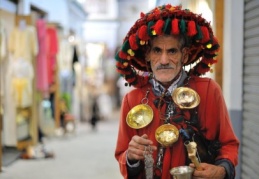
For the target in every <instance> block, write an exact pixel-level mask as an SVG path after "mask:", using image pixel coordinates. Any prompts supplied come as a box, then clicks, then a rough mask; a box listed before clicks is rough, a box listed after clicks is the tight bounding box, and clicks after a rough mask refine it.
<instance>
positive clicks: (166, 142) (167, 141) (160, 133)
mask: <svg viewBox="0 0 259 179" xmlns="http://www.w3.org/2000/svg"><path fill="white" fill-rule="evenodd" d="M155 137H156V140H157V142H159V143H160V144H161V145H162V146H163V147H168V146H171V145H172V144H173V143H175V142H176V141H177V140H178V137H179V130H178V129H177V127H175V126H174V125H172V124H163V125H161V126H160V127H158V128H157V129H156V132H155Z"/></svg>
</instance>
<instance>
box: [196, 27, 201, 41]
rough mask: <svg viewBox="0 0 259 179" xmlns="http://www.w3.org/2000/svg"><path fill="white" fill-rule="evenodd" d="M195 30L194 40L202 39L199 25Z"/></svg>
mask: <svg viewBox="0 0 259 179" xmlns="http://www.w3.org/2000/svg"><path fill="white" fill-rule="evenodd" d="M196 29H197V32H198V33H197V34H196V36H195V40H200V39H202V32H201V27H200V26H199V25H196Z"/></svg>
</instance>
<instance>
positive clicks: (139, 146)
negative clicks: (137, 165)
mask: <svg viewBox="0 0 259 179" xmlns="http://www.w3.org/2000/svg"><path fill="white" fill-rule="evenodd" d="M152 144H153V142H152V141H151V140H149V139H148V136H147V135H146V134H144V135H143V136H141V137H140V136H137V135H135V136H133V137H132V139H131V141H130V142H129V147H128V160H129V161H135V160H143V159H144V152H145V147H147V146H151V149H152V151H154V150H157V147H156V146H152Z"/></svg>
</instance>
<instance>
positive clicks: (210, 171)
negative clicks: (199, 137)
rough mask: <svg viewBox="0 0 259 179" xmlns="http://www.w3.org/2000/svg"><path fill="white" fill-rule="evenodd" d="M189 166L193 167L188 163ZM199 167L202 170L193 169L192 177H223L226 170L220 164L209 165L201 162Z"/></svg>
mask: <svg viewBox="0 0 259 179" xmlns="http://www.w3.org/2000/svg"><path fill="white" fill-rule="evenodd" d="M190 166H191V167H193V168H194V167H195V166H194V165H193V164H190ZM200 167H201V168H202V170H194V173H193V179H199V178H208V179H211V178H213V179H224V178H225V175H226V170H225V168H224V167H222V166H216V165H211V164H207V163H201V164H200Z"/></svg>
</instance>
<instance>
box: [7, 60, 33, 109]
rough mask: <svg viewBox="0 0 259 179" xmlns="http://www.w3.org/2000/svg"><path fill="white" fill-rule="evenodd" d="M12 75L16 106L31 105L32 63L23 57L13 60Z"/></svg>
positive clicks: (12, 89)
mask: <svg viewBox="0 0 259 179" xmlns="http://www.w3.org/2000/svg"><path fill="white" fill-rule="evenodd" d="M10 68H11V69H10V75H11V77H12V86H11V91H12V95H13V96H14V99H15V101H14V102H15V106H16V107H29V106H31V105H32V79H33V67H32V64H31V63H30V62H29V61H27V60H23V59H18V60H14V61H12V65H11V66H10Z"/></svg>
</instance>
